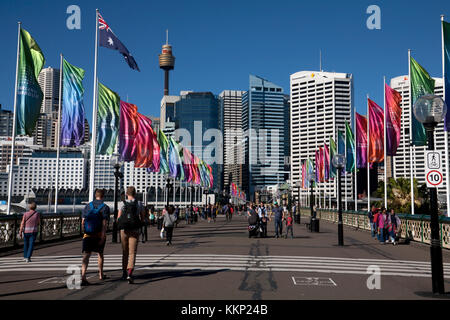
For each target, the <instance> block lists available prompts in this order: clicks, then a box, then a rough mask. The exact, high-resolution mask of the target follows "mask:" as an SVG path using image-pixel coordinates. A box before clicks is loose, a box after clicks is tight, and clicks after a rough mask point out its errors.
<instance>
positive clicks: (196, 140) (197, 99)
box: [174, 91, 223, 188]
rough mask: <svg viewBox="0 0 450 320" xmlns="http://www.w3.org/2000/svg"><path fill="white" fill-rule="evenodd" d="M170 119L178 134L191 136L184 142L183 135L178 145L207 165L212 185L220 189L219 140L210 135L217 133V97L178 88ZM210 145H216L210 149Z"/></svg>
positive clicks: (220, 142) (220, 152) (220, 146)
mask: <svg viewBox="0 0 450 320" xmlns="http://www.w3.org/2000/svg"><path fill="white" fill-rule="evenodd" d="M174 122H175V126H176V129H178V131H177V132H178V134H179V137H180V134H183V132H184V133H186V134H189V136H190V139H191V140H190V141H185V140H184V139H185V137H183V140H181V144H182V145H183V146H185V147H187V148H189V149H190V151H191V152H193V153H194V154H195V155H197V156H198V157H199V158H200V159H203V160H204V161H205V162H206V163H208V164H209V165H211V168H212V170H213V177H214V188H220V185H221V177H220V173H219V166H218V164H219V163H221V162H222V161H223V157H222V150H223V143H222V141H218V140H216V138H215V136H214V134H215V133H219V100H218V99H217V97H216V96H215V95H214V94H212V93H211V92H183V91H182V92H181V93H180V100H179V101H177V102H176V103H175V118H174ZM210 134H212V136H210ZM211 144H214V145H215V146H216V147H215V148H214V149H212V148H211V147H212V146H210V145H211ZM210 151H211V152H210ZM219 158H220V159H219Z"/></svg>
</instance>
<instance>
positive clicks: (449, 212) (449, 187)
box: [441, 14, 450, 217]
mask: <svg viewBox="0 0 450 320" xmlns="http://www.w3.org/2000/svg"><path fill="white" fill-rule="evenodd" d="M441 36H442V80H443V81H442V82H443V92H444V100H445V96H446V94H445V50H444V45H445V43H444V15H443V14H442V15H441ZM447 89H448V88H447ZM445 102H446V103H447V102H448V101H445ZM444 121H445V119H444ZM448 130H449V128H447V130H444V143H445V151H444V152H445V157H444V159H445V161H444V163H445V174H446V176H445V186H446V189H447V217H450V210H449V205H450V179H449V177H450V173H449V171H448V169H449V166H448V161H449V158H448Z"/></svg>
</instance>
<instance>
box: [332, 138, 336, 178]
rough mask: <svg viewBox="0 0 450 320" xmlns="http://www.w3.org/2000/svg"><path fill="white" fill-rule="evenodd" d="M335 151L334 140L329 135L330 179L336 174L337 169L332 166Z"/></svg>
mask: <svg viewBox="0 0 450 320" xmlns="http://www.w3.org/2000/svg"><path fill="white" fill-rule="evenodd" d="M336 153H337V151H336V142H334V140H333V138H332V137H330V178H332V179H333V178H336V176H337V169H336V168H335V167H334V166H333V157H334V155H335V154H336Z"/></svg>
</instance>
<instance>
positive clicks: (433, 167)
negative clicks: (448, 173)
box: [425, 150, 443, 188]
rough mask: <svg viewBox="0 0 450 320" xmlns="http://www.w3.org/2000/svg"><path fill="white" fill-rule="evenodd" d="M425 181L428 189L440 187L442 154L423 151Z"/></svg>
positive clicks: (441, 180)
mask: <svg viewBox="0 0 450 320" xmlns="http://www.w3.org/2000/svg"><path fill="white" fill-rule="evenodd" d="M425 180H426V181H427V187H428V188H437V187H440V186H441V185H442V183H443V173H442V154H441V152H440V151H434V150H433V151H425Z"/></svg>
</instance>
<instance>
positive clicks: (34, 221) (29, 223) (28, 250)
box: [19, 201, 41, 262]
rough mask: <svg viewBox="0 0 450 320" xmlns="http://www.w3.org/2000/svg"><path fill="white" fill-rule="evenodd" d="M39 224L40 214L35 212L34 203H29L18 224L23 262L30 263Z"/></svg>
mask: <svg viewBox="0 0 450 320" xmlns="http://www.w3.org/2000/svg"><path fill="white" fill-rule="evenodd" d="M40 222H41V214H40V213H39V212H37V211H36V202H34V201H33V202H31V203H30V205H29V210H28V211H27V212H25V213H24V214H23V217H22V222H21V223H20V230H19V234H20V236H21V237H23V239H24V240H23V259H24V261H25V262H31V255H32V254H33V249H34V242H35V241H36V236H37V233H38V228H39V224H40Z"/></svg>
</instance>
